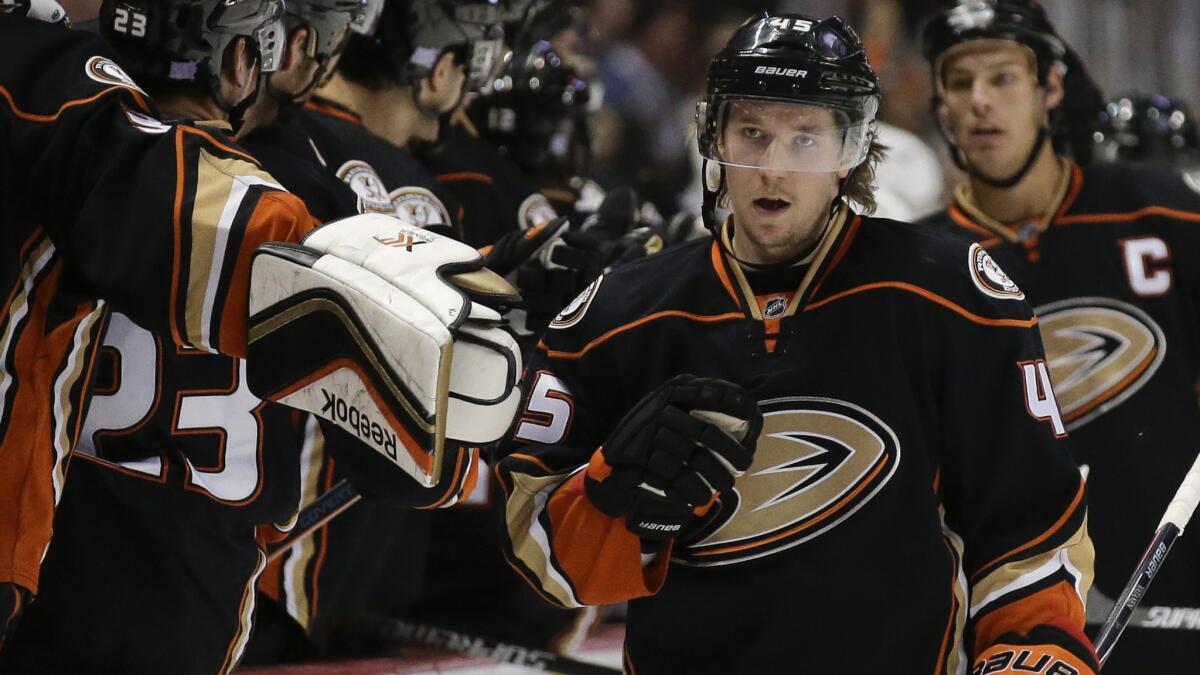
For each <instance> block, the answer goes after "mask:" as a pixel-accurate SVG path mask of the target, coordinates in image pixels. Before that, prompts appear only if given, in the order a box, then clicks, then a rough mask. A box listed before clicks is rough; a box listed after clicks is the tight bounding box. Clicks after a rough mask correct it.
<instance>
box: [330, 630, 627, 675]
mask: <svg viewBox="0 0 1200 675" xmlns="http://www.w3.org/2000/svg"><path fill="white" fill-rule="evenodd" d="M347 628H349V629H350V630H352V631H354V632H356V633H360V634H361V633H363V632H365V633H367V634H369V635H370V636H372V637H374V638H376V639H378V640H380V641H381V642H383V643H387V644H394V643H397V642H400V643H403V644H407V645H410V646H411V645H424V646H427V647H435V648H437V649H444V650H446V651H449V652H454V653H456V654H462V655H464V656H471V657H475V658H483V659H488V660H491V661H496V662H498V663H510V664H514V665H518V666H524V667H526V668H529V669H532V670H544V671H550V672H555V673H563V674H564V675H620V673H621V671H620V670H618V669H616V668H610V667H608V666H602V665H599V664H595V663H589V662H587V661H580V660H578V659H573V658H571V657H569V656H563V655H562V654H555V653H554V652H548V651H545V650H542V649H535V648H533V647H526V646H524V645H519V644H513V643H511V642H502V641H500V640H495V639H492V638H489V637H483V636H479V635H470V634H467V633H460V632H458V631H456V630H450V629H448V628H442V627H440V626H431V625H429V624H424V623H415V622H412V621H404V620H401V619H392V618H388V617H382V616H364V617H360V618H359V619H358V620H355V621H354V622H352V623H350V624H344V625H343V626H342V628H341V630H346V629H347Z"/></svg>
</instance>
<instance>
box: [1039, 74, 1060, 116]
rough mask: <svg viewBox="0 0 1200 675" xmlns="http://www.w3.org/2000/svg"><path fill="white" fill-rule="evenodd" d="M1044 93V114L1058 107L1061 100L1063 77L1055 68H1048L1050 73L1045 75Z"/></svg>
mask: <svg viewBox="0 0 1200 675" xmlns="http://www.w3.org/2000/svg"><path fill="white" fill-rule="evenodd" d="M1044 89H1045V91H1046V101H1045V107H1046V112H1050V111H1051V110H1054V109H1055V108H1057V107H1058V105H1059V104H1060V103H1062V100H1063V76H1062V73H1060V72H1058V69H1057V68H1053V67H1052V68H1050V72H1048V73H1046V86H1045V87H1044Z"/></svg>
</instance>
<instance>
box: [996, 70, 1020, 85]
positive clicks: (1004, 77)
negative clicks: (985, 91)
mask: <svg viewBox="0 0 1200 675" xmlns="http://www.w3.org/2000/svg"><path fill="white" fill-rule="evenodd" d="M1016 81H1017V76H1016V75H1014V74H1013V73H1012V72H1010V71H1007V70H1005V71H1001V72H999V73H996V74H995V75H993V76H992V86H993V87H1007V86H1008V85H1010V84H1012V83H1014V82H1016Z"/></svg>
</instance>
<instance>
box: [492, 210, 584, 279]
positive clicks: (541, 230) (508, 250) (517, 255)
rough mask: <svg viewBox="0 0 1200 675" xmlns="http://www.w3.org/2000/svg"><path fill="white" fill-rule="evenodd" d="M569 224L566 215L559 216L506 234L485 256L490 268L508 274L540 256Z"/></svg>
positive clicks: (501, 273) (555, 241)
mask: <svg viewBox="0 0 1200 675" xmlns="http://www.w3.org/2000/svg"><path fill="white" fill-rule="evenodd" d="M567 224H568V221H567V218H566V216H559V217H558V218H555V219H554V220H551V221H549V222H547V223H545V224H543V225H535V226H534V227H531V228H529V229H527V230H524V231H521V232H509V233H508V234H505V235H504V236H502V237H500V239H498V240H497V241H496V243H494V244H492V246H491V248H490V249H488V251H487V253H486V255H485V256H484V257H485V260H486V263H487V266H488V268H489V269H492V270H495V271H496V272H497V273H498V274H500V275H502V276H508V275H509V274H511V273H512V272H514V271H516V269H517V268H518V267H520V266H521V265H523V264H525V263H526V262H528V261H530V260H533V259H534V258H536V257H538V256H539V255H540V254H541V252H542V250H543V249H545V248H547V247H548V246H551V245H552V244H553V243H557V239H558V235H559V234H560V233H561V232H562V231H563V229H564V228H565V227H566V226H567Z"/></svg>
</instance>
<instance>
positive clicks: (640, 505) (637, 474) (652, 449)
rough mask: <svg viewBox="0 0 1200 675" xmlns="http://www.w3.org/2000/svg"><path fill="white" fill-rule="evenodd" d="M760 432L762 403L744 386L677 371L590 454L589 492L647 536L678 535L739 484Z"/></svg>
mask: <svg viewBox="0 0 1200 675" xmlns="http://www.w3.org/2000/svg"><path fill="white" fill-rule="evenodd" d="M761 430H762V413H761V412H759V410H758V403H757V402H756V401H755V400H754V398H753V397H752V396H750V395H749V394H747V393H746V391H745V390H744V389H742V388H741V387H739V386H738V385H736V384H732V383H730V382H726V381H724V380H718V379H713V378H701V377H696V376H694V375H686V374H685V375H677V376H675V377H674V378H672V379H671V380H669V381H667V382H666V383H664V384H663V385H662V386H660V387H659V388H658V389H656V390H654V391H652V392H650V393H649V394H647V395H646V396H645V397H644V398H642V400H641V401H639V402H638V403H637V405H635V406H633V408H631V409H630V410H629V412H627V413H626V414H625V417H624V418H622V419H621V421H620V422H618V423H617V426H616V428H615V429H614V430H613V432H612V434H611V435H610V436H609V437H608V440H607V441H605V443H604V445H603V446H601V448H600V449H598V450H597V451H596V452H595V454H593V455H592V460H591V462H590V463H589V465H588V469H587V476H586V477H585V480H584V486H585V490H586V491H587V495H588V498H589V499H591V501H592V503H593V504H595V505H596V508H598V509H600V510H601V511H603V512H604V513H606V514H608V515H610V516H613V517H621V516H624V517H625V518H626V521H625V524H626V527H628V528H629V530H630V531H631V532H633V533H634V534H637V535H638V536H639V537H641V538H642V539H643V540H647V541H663V540H666V539H672V538H674V537H676V536H678V535H679V534H680V532H681V531H682V530H683V528H684V526H685V525H687V523H688V521H690V520H691V519H692V518H693V516H694V515H702V514H703V513H705V512H706V511H707V509H708V507H709V505H710V504H711V503H712V502H713V500H714V499H715V498H716V497H717V496H718V495H719V494H720V493H722V492H724V491H726V490H729V489H730V488H732V487H733V482H734V479H735V478H737V477H738V476H740V475H741V474H742V472H744V471H745V470H746V469H747V468H748V467H749V466H750V462H751V460H753V459H754V443H755V439H757V438H758V434H759V432H760V431H761Z"/></svg>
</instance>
